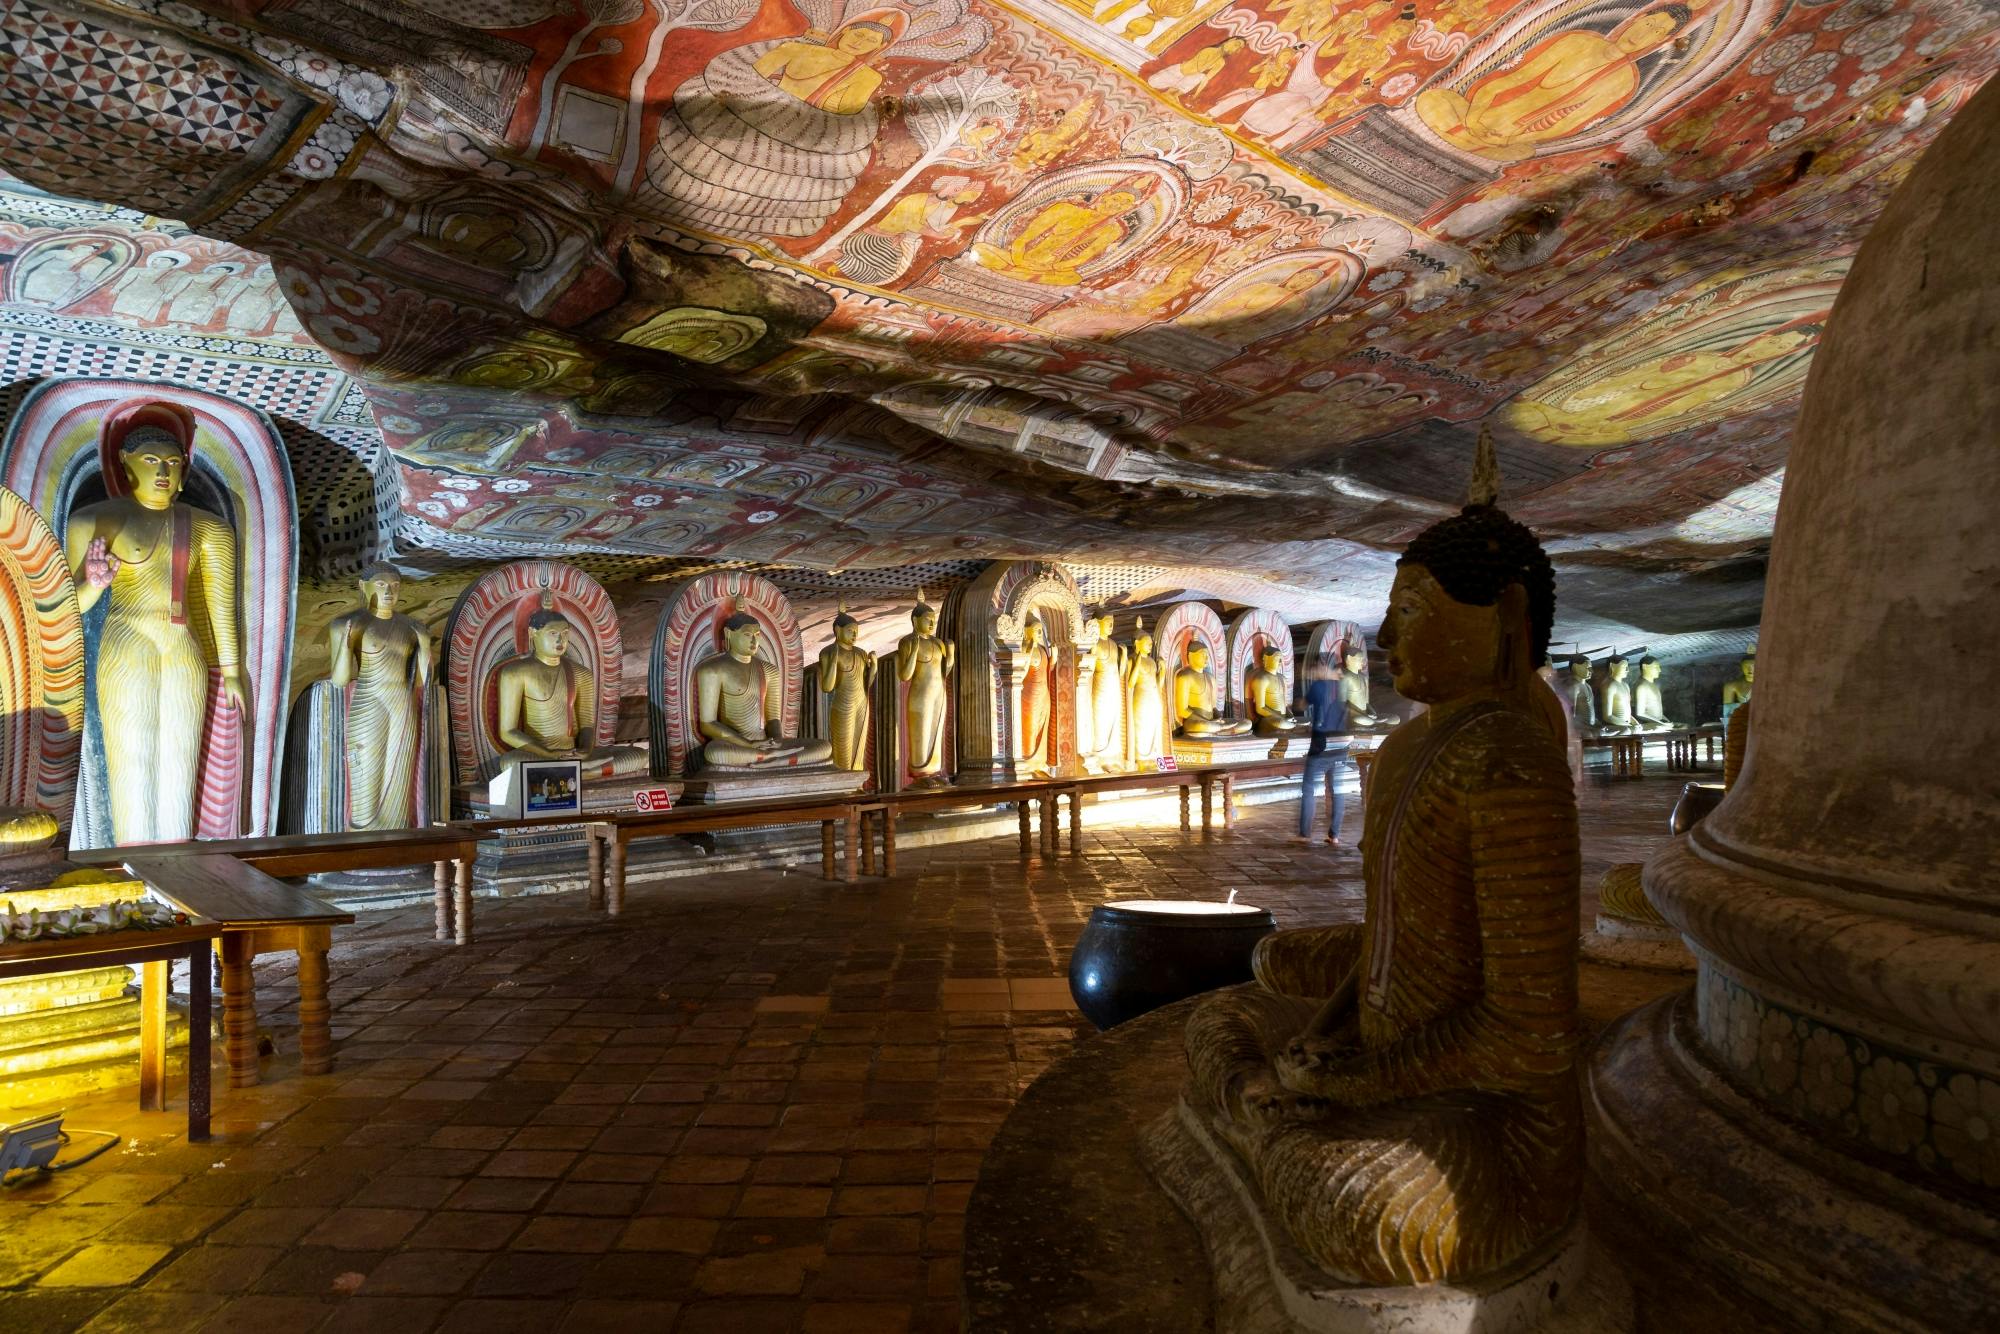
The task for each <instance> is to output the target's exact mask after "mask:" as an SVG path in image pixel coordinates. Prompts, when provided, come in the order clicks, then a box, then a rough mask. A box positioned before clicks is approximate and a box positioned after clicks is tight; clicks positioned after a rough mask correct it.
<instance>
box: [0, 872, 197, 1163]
mask: <svg viewBox="0 0 2000 1334" xmlns="http://www.w3.org/2000/svg"><path fill="white" fill-rule="evenodd" d="M169 897H171V896H169ZM182 906H183V907H185V906H186V905H182ZM221 934H222V927H221V925H220V924H219V923H216V922H204V921H194V922H190V923H188V924H187V925H186V926H170V927H161V928H160V929H158V930H154V931H109V932H105V933H103V934H100V935H94V936H66V937H62V938H59V939H52V940H7V941H0V980H11V979H13V978H18V977H36V976H39V975H41V974H44V973H67V972H73V971H75V970H77V969H79V968H101V967H105V966H106V965H111V964H138V965H139V966H140V967H139V1016H140V1017H139V1106H140V1107H141V1108H142V1109H144V1110H146V1111H149V1112H157V1111H164V1110H165V1109H166V1083H167V984H168V976H167V975H168V969H169V967H170V966H171V965H172V964H173V963H174V961H175V960H179V959H185V960H186V961H187V964H188V1066H187V1081H188V1103H187V1126H188V1129H187V1134H188V1139H189V1140H205V1139H207V1138H208V1112H209V1087H208V1063H209V1034H208V1000H209V997H208V954H209V950H210V949H211V948H212V947H213V943H214V941H215V940H216V938H217V937H218V936H220V935H221Z"/></svg>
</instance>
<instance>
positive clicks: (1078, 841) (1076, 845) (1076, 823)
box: [1069, 788, 1083, 857]
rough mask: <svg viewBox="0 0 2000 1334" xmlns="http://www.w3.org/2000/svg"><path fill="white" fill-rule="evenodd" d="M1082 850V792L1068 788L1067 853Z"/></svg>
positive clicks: (1074, 853)
mask: <svg viewBox="0 0 2000 1334" xmlns="http://www.w3.org/2000/svg"><path fill="white" fill-rule="evenodd" d="M1082 851H1083V793H1081V792H1079V791H1077V790H1076V789H1075V788H1071V789H1070V790H1069V855H1070V856H1072V857H1074V856H1076V855H1077V854H1078V853H1080V852H1082Z"/></svg>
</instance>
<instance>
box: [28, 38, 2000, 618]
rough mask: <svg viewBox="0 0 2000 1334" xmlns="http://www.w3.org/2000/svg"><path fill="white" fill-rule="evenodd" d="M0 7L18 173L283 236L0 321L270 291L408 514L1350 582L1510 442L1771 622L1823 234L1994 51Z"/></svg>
mask: <svg viewBox="0 0 2000 1334" xmlns="http://www.w3.org/2000/svg"><path fill="white" fill-rule="evenodd" d="M0 35H4V39H5V42H6V44H7V49H8V54H9V56H10V60H9V63H8V68H7V72H6V73H5V75H4V76H0V121H4V123H5V129H6V133H5V134H4V135H0V167H4V168H5V169H6V170H7V171H9V172H10V173H12V174H13V175H15V176H16V177H18V178H20V179H22V180H24V181H26V182H28V183H29V184H31V185H33V186H35V187H38V188H40V189H43V190H47V191H52V192H56V193H60V194H63V195H69V196H75V197H81V198H95V199H101V200H105V201H107V202H108V203H112V204H116V205H122V206H124V207H126V208H129V209H132V210H137V211H139V212H141V213H143V214H150V215H155V216H164V217H175V218H179V219H182V220H184V221H185V222H186V223H187V224H188V226H189V227H191V228H192V229H193V233H198V234H200V236H204V237H210V238H215V241H216V242H229V243H233V244H235V245H236V246H238V247H242V248H243V250H242V253H246V254H250V253H252V252H254V256H253V258H255V257H268V260H269V262H270V263H272V264H274V265H275V277H276V289H275V290H276V291H277V292H278V293H281V294H282V297H283V301H284V304H283V305H282V306H281V305H279V304H277V303H276V302H275V301H274V300H271V298H270V296H269V293H270V292H271V291H272V288H271V287H270V286H269V285H268V283H267V285H266V286H264V287H262V288H260V289H259V290H260V291H261V292H262V293H264V294H265V295H264V296H260V297H257V298H254V299H253V298H252V297H250V296H249V295H248V286H249V284H248V282H247V280H245V279H244V274H243V273H241V272H236V273H230V272H222V271H217V272H214V273H213V274H212V275H211V270H212V269H215V267H216V266H217V265H222V266H225V267H226V266H227V264H229V263H230V262H232V261H228V260H215V259H209V258H208V257H207V256H206V255H205V254H193V253H190V262H191V263H194V264H196V266H197V267H198V269H199V273H197V274H195V275H191V276H180V270H179V269H178V268H176V269H175V270H174V272H173V273H169V274H163V275H162V276H160V277H159V278H157V279H151V280H148V279H141V278H128V277H126V276H124V275H127V274H130V273H133V272H145V271H148V269H147V266H149V265H151V264H152V263H153V256H152V255H151V254H150V253H149V254H143V255H142V254H139V253H138V252H137V251H136V250H135V251H133V252H132V253H131V254H127V253H126V251H125V250H123V249H121V248H120V244H121V243H120V242H119V241H118V239H117V238H115V237H110V236H107V237H105V238H100V239H99V240H96V241H92V240H88V239H84V240H74V241H72V240H64V241H63V243H62V245H61V246H56V247H51V248H47V249H46V250H45V251H44V252H38V253H35V254H32V255H30V254H27V253H23V254H21V255H18V256H16V257H15V259H14V260H13V263H12V265H11V267H10V269H9V271H8V277H7V281H8V282H9V283H10V284H11V286H10V289H9V290H10V293H14V294H16V295H15V296H14V297H13V298H12V299H17V300H22V299H25V300H33V301H37V302H40V303H42V304H44V305H48V306H52V307H53V306H68V307H74V306H78V305H79V303H81V305H83V306H87V307H89V308H92V309H95V308H97V307H99V306H103V305H104V303H107V302H110V303H115V302H117V301H119V300H124V301H125V302H126V305H125V307H123V308H122V310H123V313H125V314H127V315H130V316H132V317H133V318H141V317H139V316H137V315H136V314H134V312H135V311H136V310H137V307H138V306H139V305H142V304H143V303H144V302H146V301H147V300H149V299H151V297H150V296H149V292H150V291H151V289H150V288H146V287H145V283H146V282H149V281H150V282H154V283H156V284H157V285H158V287H159V288H160V290H161V291H162V292H163V293H167V294H166V295H162V296H161V297H160V298H159V300H158V302H157V303H156V305H155V307H154V308H153V311H152V317H154V318H162V319H164V318H167V317H168V316H169V315H171V316H172V318H173V319H174V320H176V321H187V320H192V319H194V318H195V317H196V316H197V315H199V314H200V312H201V309H202V303H203V302H204V301H208V302H211V303H212V305H213V306H214V307H215V308H217V309H220V308H222V307H224V306H229V307H230V308H232V309H234V308H235V306H236V305H237V304H239V303H244V302H249V303H250V304H249V305H247V306H245V307H244V310H245V311H246V312H247V313H246V316H245V317H246V318H247V316H248V314H261V308H259V307H257V306H256V301H257V300H271V304H272V309H271V311H270V315H269V319H268V321H267V322H265V323H263V324H260V325H259V328H260V329H262V330H263V331H264V332H265V333H267V334H273V335H275V334H279V333H282V332H284V331H286V330H290V329H293V328H297V329H299V330H302V331H303V335H304V336H306V337H309V338H310V340H311V341H312V342H313V343H315V344H317V345H318V346H319V347H320V348H323V349H325V350H326V352H327V353H328V354H329V355H330V356H331V357H332V358H333V359H334V361H335V362H336V363H337V364H338V366H339V367H341V368H342V369H343V370H345V371H346V372H348V373H349V374H351V375H353V376H354V377H356V380H357V381H358V383H359V384H360V385H362V386H363V387H364V388H365V392H366V395H367V399H368V402H369V404H370V405H371V407H372V409H373V412H374V415H375V418H376V420H377V422H378V424H379V426H380V428H381V433H382V439H383V440H384V441H385V442H386V446H387V449H388V450H389V453H390V455H391V457H392V459H393V463H394V467H395V471H396V473H397V478H396V480H397V483H398V491H397V498H396V503H397V504H398V505H399V506H400V511H401V513H400V519H399V525H398V531H399V532H400V533H404V534H407V535H408V536H409V543H410V544H411V545H413V546H420V547H421V546H428V547H431V548H433V549H436V550H439V551H447V552H456V553H461V554H466V555H484V556H505V555H512V554H517V553H518V552H520V551H524V550H535V551H537V552H542V551H549V550H555V551H561V550H565V549H577V550H585V549H588V550H590V551H594V552H598V553H605V552H613V553H618V554H623V555H629V556H632V557H634V558H659V559H669V558H673V559H686V558H728V559H739V560H748V561H777V562H787V563H793V564H797V565H801V566H813V567H817V568H821V569H827V570H840V569H863V568H877V567H893V566H896V565H901V564H911V563H918V562H925V561H939V560H953V559H970V558H980V557H990V556H1003V555H1017V556H1027V555H1068V556H1071V557H1074V558H1076V559H1078V560H1080V561H1084V562H1096V563H1105V564H1115V563H1118V562H1137V563H1151V564H1166V565H1187V566H1208V567H1215V568H1221V569H1233V570H1237V571H1243V572H1248V573H1251V574H1256V575H1262V576H1265V577H1268V578H1273V579H1280V580H1285V581H1290V582H1292V583H1294V584H1297V585H1302V586H1312V585H1325V584H1330V583H1332V582H1333V581H1334V580H1336V579H1338V580H1343V581H1345V583H1346V589H1344V590H1343V593H1349V592H1351V593H1352V595H1354V596H1356V597H1359V596H1362V595H1363V594H1364V593H1365V594H1366V595H1367V596H1371V597H1372V596H1374V595H1375V594H1376V593H1377V592H1379V588H1378V585H1379V584H1380V583H1381V582H1382V579H1383V576H1384V574H1385V572H1386V569H1387V567H1388V558H1387V557H1386V556H1385V555H1384V553H1385V551H1386V550H1388V549H1390V548H1392V547H1393V546H1395V545H1396V544H1398V543H1400V542H1402V541H1404V540H1407V538H1408V536H1409V535H1410V534H1411V533H1413V532H1414V531H1415V530H1416V529H1417V528H1419V527H1421V526H1423V525H1424V524H1425V523H1427V522H1429V521H1430V519H1431V518H1433V517H1434V516H1435V515H1436V514H1438V513H1440V512H1441V511H1442V510H1443V509H1444V508H1445V507H1447V506H1449V505H1451V504H1454V503H1455V501H1456V499H1457V494H1458V491H1459V489H1460V487H1461V485H1462V482H1461V479H1462V478H1463V476H1464V473H1465V467H1466V464H1467V461H1468V459H1469V456H1470V452H1471V445H1472V441H1473V439H1474V437H1475V435H1476V433H1477V431H1478V429H1479V428H1480V426H1481V425H1482V424H1485V425H1489V426H1491V427H1492V428H1493V429H1494V430H1495V432H1496V435H1497V437H1498V439H1499V441H1500V445H1501V452H1502V459H1503V468H1504V472H1505V479H1504V480H1505V483H1506V489H1507V495H1508V498H1509V503H1510V505H1511V506H1512V507H1513V508H1514V510H1515V512H1516V513H1518V514H1519V515H1520V516H1521V517H1523V518H1525V519H1526V520H1528V521H1529V522H1531V523H1534V524H1535V525H1537V526H1538V527H1539V528H1540V529H1542V530H1543V531H1544V532H1545V533H1547V534H1548V535H1549V537H1550V538H1551V539H1552V541H1553V542H1554V544H1555V549H1556V550H1557V551H1558V553H1559V554H1560V555H1561V558H1562V559H1563V560H1565V561H1566V562H1568V563H1569V565H1571V566H1573V567H1575V568H1578V569H1589V570H1590V571H1592V572H1593V573H1592V586H1593V587H1600V586H1601V587H1602V588H1603V589H1604V600H1605V603H1606V605H1607V608H1608V607H1609V606H1610V604H1611V603H1613V602H1614V601H1617V600H1619V599H1620V597H1621V596H1622V597H1623V600H1624V603H1625V606H1624V609H1623V612H1622V614H1623V615H1624V616H1625V617H1627V618H1628V620H1629V622H1630V623H1633V624H1639V625H1644V624H1646V623H1647V619H1646V618H1647V616H1648V615H1650V614H1651V612H1650V609H1649V607H1648V605H1646V599H1655V600H1657V601H1658V604H1659V607H1660V612H1659V616H1658V622H1657V623H1659V624H1661V625H1666V624H1668V623H1670V622H1671V623H1678V622H1680V621H1684V620H1685V619H1686V618H1687V616H1689V615H1691V614H1693V613H1694V612H1695V611H1696V610H1697V609H1699V610H1700V611H1701V612H1702V613H1703V614H1708V613H1710V612H1714V611H1715V609H1716V608H1717V607H1719V606H1725V605H1726V606H1729V607H1733V608H1734V610H1727V611H1724V612H1721V613H1717V614H1722V615H1725V616H1737V617H1740V616H1742V615H1749V616H1751V617H1752V618H1754V614H1755V598H1754V595H1753V596H1750V597H1749V598H1748V599H1747V600H1746V599H1745V598H1744V597H1743V596H1741V595H1740V590H1741V588H1742V587H1743V585H1744V581H1743V580H1742V579H1740V578H1739V577H1737V575H1736V574H1735V573H1731V574H1730V576H1729V579H1728V580H1727V581H1726V582H1727V583H1728V586H1729V588H1731V589H1734V590H1738V592H1735V593H1730V594H1729V595H1727V596H1724V595H1723V594H1720V593H1718V592H1716V590H1715V588H1714V587H1711V586H1710V585H1711V584H1713V583H1716V582H1717V581H1720V580H1722V575H1721V573H1720V572H1721V571H1722V570H1724V569H1725V567H1726V568H1728V569H1729V570H1731V571H1735V570H1736V569H1737V564H1736V563H1739V562H1741V561H1743V560H1746V559H1748V560H1753V561H1754V560H1755V559H1757V558H1758V557H1759V555H1760V553H1761V549H1762V545H1763V543H1764V542H1765V541H1766V539H1767V538H1768V535H1769V528H1770V515H1769V507H1768V506H1767V505H1766V504H1764V503H1762V500H1761V499H1760V497H1761V496H1762V495H1763V489H1770V488H1772V485H1773V483H1774V481H1775V479H1776V478H1777V477H1779V476H1781V474H1782V469H1783V465H1784V453H1785V438H1786V436H1787V434H1788V432H1789V427H1790V421H1791V417H1792V415H1793V414H1794V412H1795V409H1796V404H1797V400H1798V395H1799V392H1800V389H1801V387H1802V384H1803V377H1804V373H1805V369H1806V366H1807V364H1808V362H1809V359H1810V355H1811V352H1812V349H1813V346H1814V344H1815V342H1816V340H1817V337H1818V334H1819V332H1820V329H1821V327H1822V326H1823V324H1824V321H1825V319H1826V316H1827V313H1828V311H1829V310H1830V308H1831V305H1832V301H1833V298H1834V295H1835V293H1836V292H1837V290H1838V286H1839V283H1840V279H1841V276H1842V273H1843V272H1844V268H1845V264H1846V261H1847V259H1848V258H1849V257H1850V256H1851V254H1852V253H1853V251H1854V249H1855V247H1856V245H1857V244H1858V242H1859V240H1860V238H1861V237H1862V236H1863V235H1864V234H1865V233H1866V231H1867V228H1868V225H1869V224H1870V222H1872V220H1873V218H1874V217H1875V215H1876V214H1877V212H1878V211H1879V209H1880V207H1881V205H1882V203H1883V201H1884V199H1885V198H1886V196H1887V194H1888V192H1889V191H1890V190H1891V189H1892V188H1893V187H1894V186H1895V184H1896V183H1897V182H1898V181H1900V180H1901V178H1902V177H1903V175H1904V174H1906V173H1907V171H1908V170H1909V168H1910V166H1911V165H1912V163H1913V162H1914V160H1915V157H1916V156H1917V154H1918V153H1920V152H1921V150H1922V149H1923V147H1924V146H1925V145H1926V144H1927V143H1929V141H1930V140H1931V139H1932V138H1933V137H1934V136H1935V134H1936V132H1937V130H1938V129H1939V128H1940V127H1941V126H1942V124H1943V123H1944V122H1945V121H1946V120H1947V119H1948V118H1949V116H1950V115H1951V113H1952V112H1953V111H1954V110H1955V109H1956V108H1957V106H1958V105H1960V104H1961V103H1962V102H1963V101H1964V100H1965V99H1966V98H1967V97H1968V96H1969V94H1970V93H1971V91H1972V90H1974V89H1975V88H1976V87H1977V86H1978V85H1979V84H1980V83H1981V82H1982V81H1983V80H1984V79H1985V78H1986V77H1987V76H1988V75H1989V74H1990V73H1991V71H1992V69H1993V67H1994V65H1995V62H1996V59H2000V12H1996V11H1995V10H1994V9H1993V8H1991V7H1990V6H1988V5H1985V4H1982V3H1975V2H1974V0H1821V2H1819V3H1814V2H1813V0H1669V2H1660V0H1609V2H1606V0H1592V2H1591V3H1586V2H1585V0H1516V2H1515V3H1504V2H1499V0H1442V2H1438V0H1009V2H1008V3H1006V4H1004V5H1003V4H1000V3H991V2H989V0H926V2H923V3H919V2H918V0H850V2H843V0H491V2H486V0H481V2H479V3H474V0H370V2H369V3H367V4H362V3H359V0H238V2H237V3H234V4H232V5H230V6H228V7H227V8H226V9H225V8H224V7H223V6H221V5H220V4H219V3H218V4H217V5H215V6H214V7H212V8H209V7H203V6H201V5H192V4H184V3H177V2H174V0H168V2H165V3H161V2H160V0H129V2H128V3H122V4H113V3H109V2H108V0H60V2H58V0H0ZM127 244H129V243H127ZM203 244H212V242H203ZM90 246H96V247H97V248H95V249H90V248H88V247H90ZM79 247H83V248H79ZM141 248H142V249H145V248H147V247H144V246H141ZM135 266H136V268H135ZM211 278H212V280H211ZM195 279H199V280H200V281H199V282H196V281H195ZM232 282H239V287H231V286H230V284H231V283H232ZM121 284H122V286H121ZM142 289H143V290H142ZM169 289H171V291H170V292H169ZM239 289H240V290H239ZM175 301H179V302H180V303H181V305H180V307H179V311H180V313H179V314H173V313H172V312H173V309H174V305H173V303H174V302H175ZM234 318H235V317H234V316H232V319H234ZM294 322H295V323H294ZM1621 579H1622V580H1623V583H1621V582H1620V581H1621ZM1621 588H1622V589H1624V590H1625V593H1626V594H1630V593H1631V592H1632V590H1641V591H1642V592H1643V593H1644V597H1642V598H1639V599H1638V600H1637V602H1636V604H1635V602H1634V599H1633V598H1632V597H1631V596H1624V595H1621V594H1620V593H1619V591H1618V590H1619V589H1621ZM1731 597H1734V598H1735V599H1736V600H1735V602H1733V603H1732V602H1730V598H1731ZM1676 598H1681V599H1682V602H1681V603H1680V604H1679V606H1678V608H1676V607H1675V606H1674V605H1672V604H1674V602H1675V599H1676ZM1361 610H1362V609H1361V608H1359V607H1357V608H1355V609H1354V611H1355V612H1356V613H1357V614H1358V613H1359V612H1360V611H1361ZM1592 614H1595V613H1592ZM1688 628H1694V627H1688Z"/></svg>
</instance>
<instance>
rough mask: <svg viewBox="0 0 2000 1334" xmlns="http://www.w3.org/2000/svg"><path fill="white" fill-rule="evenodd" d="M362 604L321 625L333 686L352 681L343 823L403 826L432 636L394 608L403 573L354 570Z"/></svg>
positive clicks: (416, 764)
mask: <svg viewBox="0 0 2000 1334" xmlns="http://www.w3.org/2000/svg"><path fill="white" fill-rule="evenodd" d="M361 590H362V595H363V596H364V597H366V598H367V600H368V601H367V605H366V606H365V607H363V608H361V609H359V610H357V611H351V612H348V613H347V614H346V615H344V616H339V617H336V618H335V619H334V621H333V624H332V625H330V626H328V627H327V640H328V644H327V648H328V651H329V654H330V657H331V661H332V667H333V670H332V671H331V673H329V676H330V679H331V680H332V682H333V684H334V685H335V686H339V687H345V686H348V685H352V686H353V688H354V689H353V695H352V697H351V698H350V699H349V701H348V705H347V733H346V735H345V736H344V737H343V738H342V742H341V744H342V747H343V751H344V755H345V759H346V773H347V827H348V828H350V829H408V828H410V827H412V826H413V825H415V824H416V822H417V785H418V781H419V779H418V775H419V773H420V772H421V764H420V759H419V754H418V752H419V749H420V746H421V743H422V739H423V710H422V705H421V701H422V699H423V696H424V689H425V687H426V686H427V685H428V684H429V683H430V679H431V637H430V635H429V634H427V633H426V632H425V630H424V627H423V626H422V625H420V624H418V623H417V622H416V621H414V620H412V619H411V618H410V617H408V616H403V615H399V614H398V613H397V611H396V604H397V602H398V601H399V600H400V599H401V597H402V591H403V579H402V576H401V575H400V574H398V573H397V572H396V571H395V569H394V568H392V567H390V566H387V565H372V566H370V567H369V568H368V569H366V570H364V571H363V572H362V575H361Z"/></svg>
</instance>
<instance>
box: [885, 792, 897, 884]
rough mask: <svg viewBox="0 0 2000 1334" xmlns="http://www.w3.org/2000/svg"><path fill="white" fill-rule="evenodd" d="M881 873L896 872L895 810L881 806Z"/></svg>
mask: <svg viewBox="0 0 2000 1334" xmlns="http://www.w3.org/2000/svg"><path fill="white" fill-rule="evenodd" d="M882 874H883V875H885V876H889V875H894V874H896V812H895V811H894V810H892V809H891V808H889V807H887V806H884V807H883V808H882Z"/></svg>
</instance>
